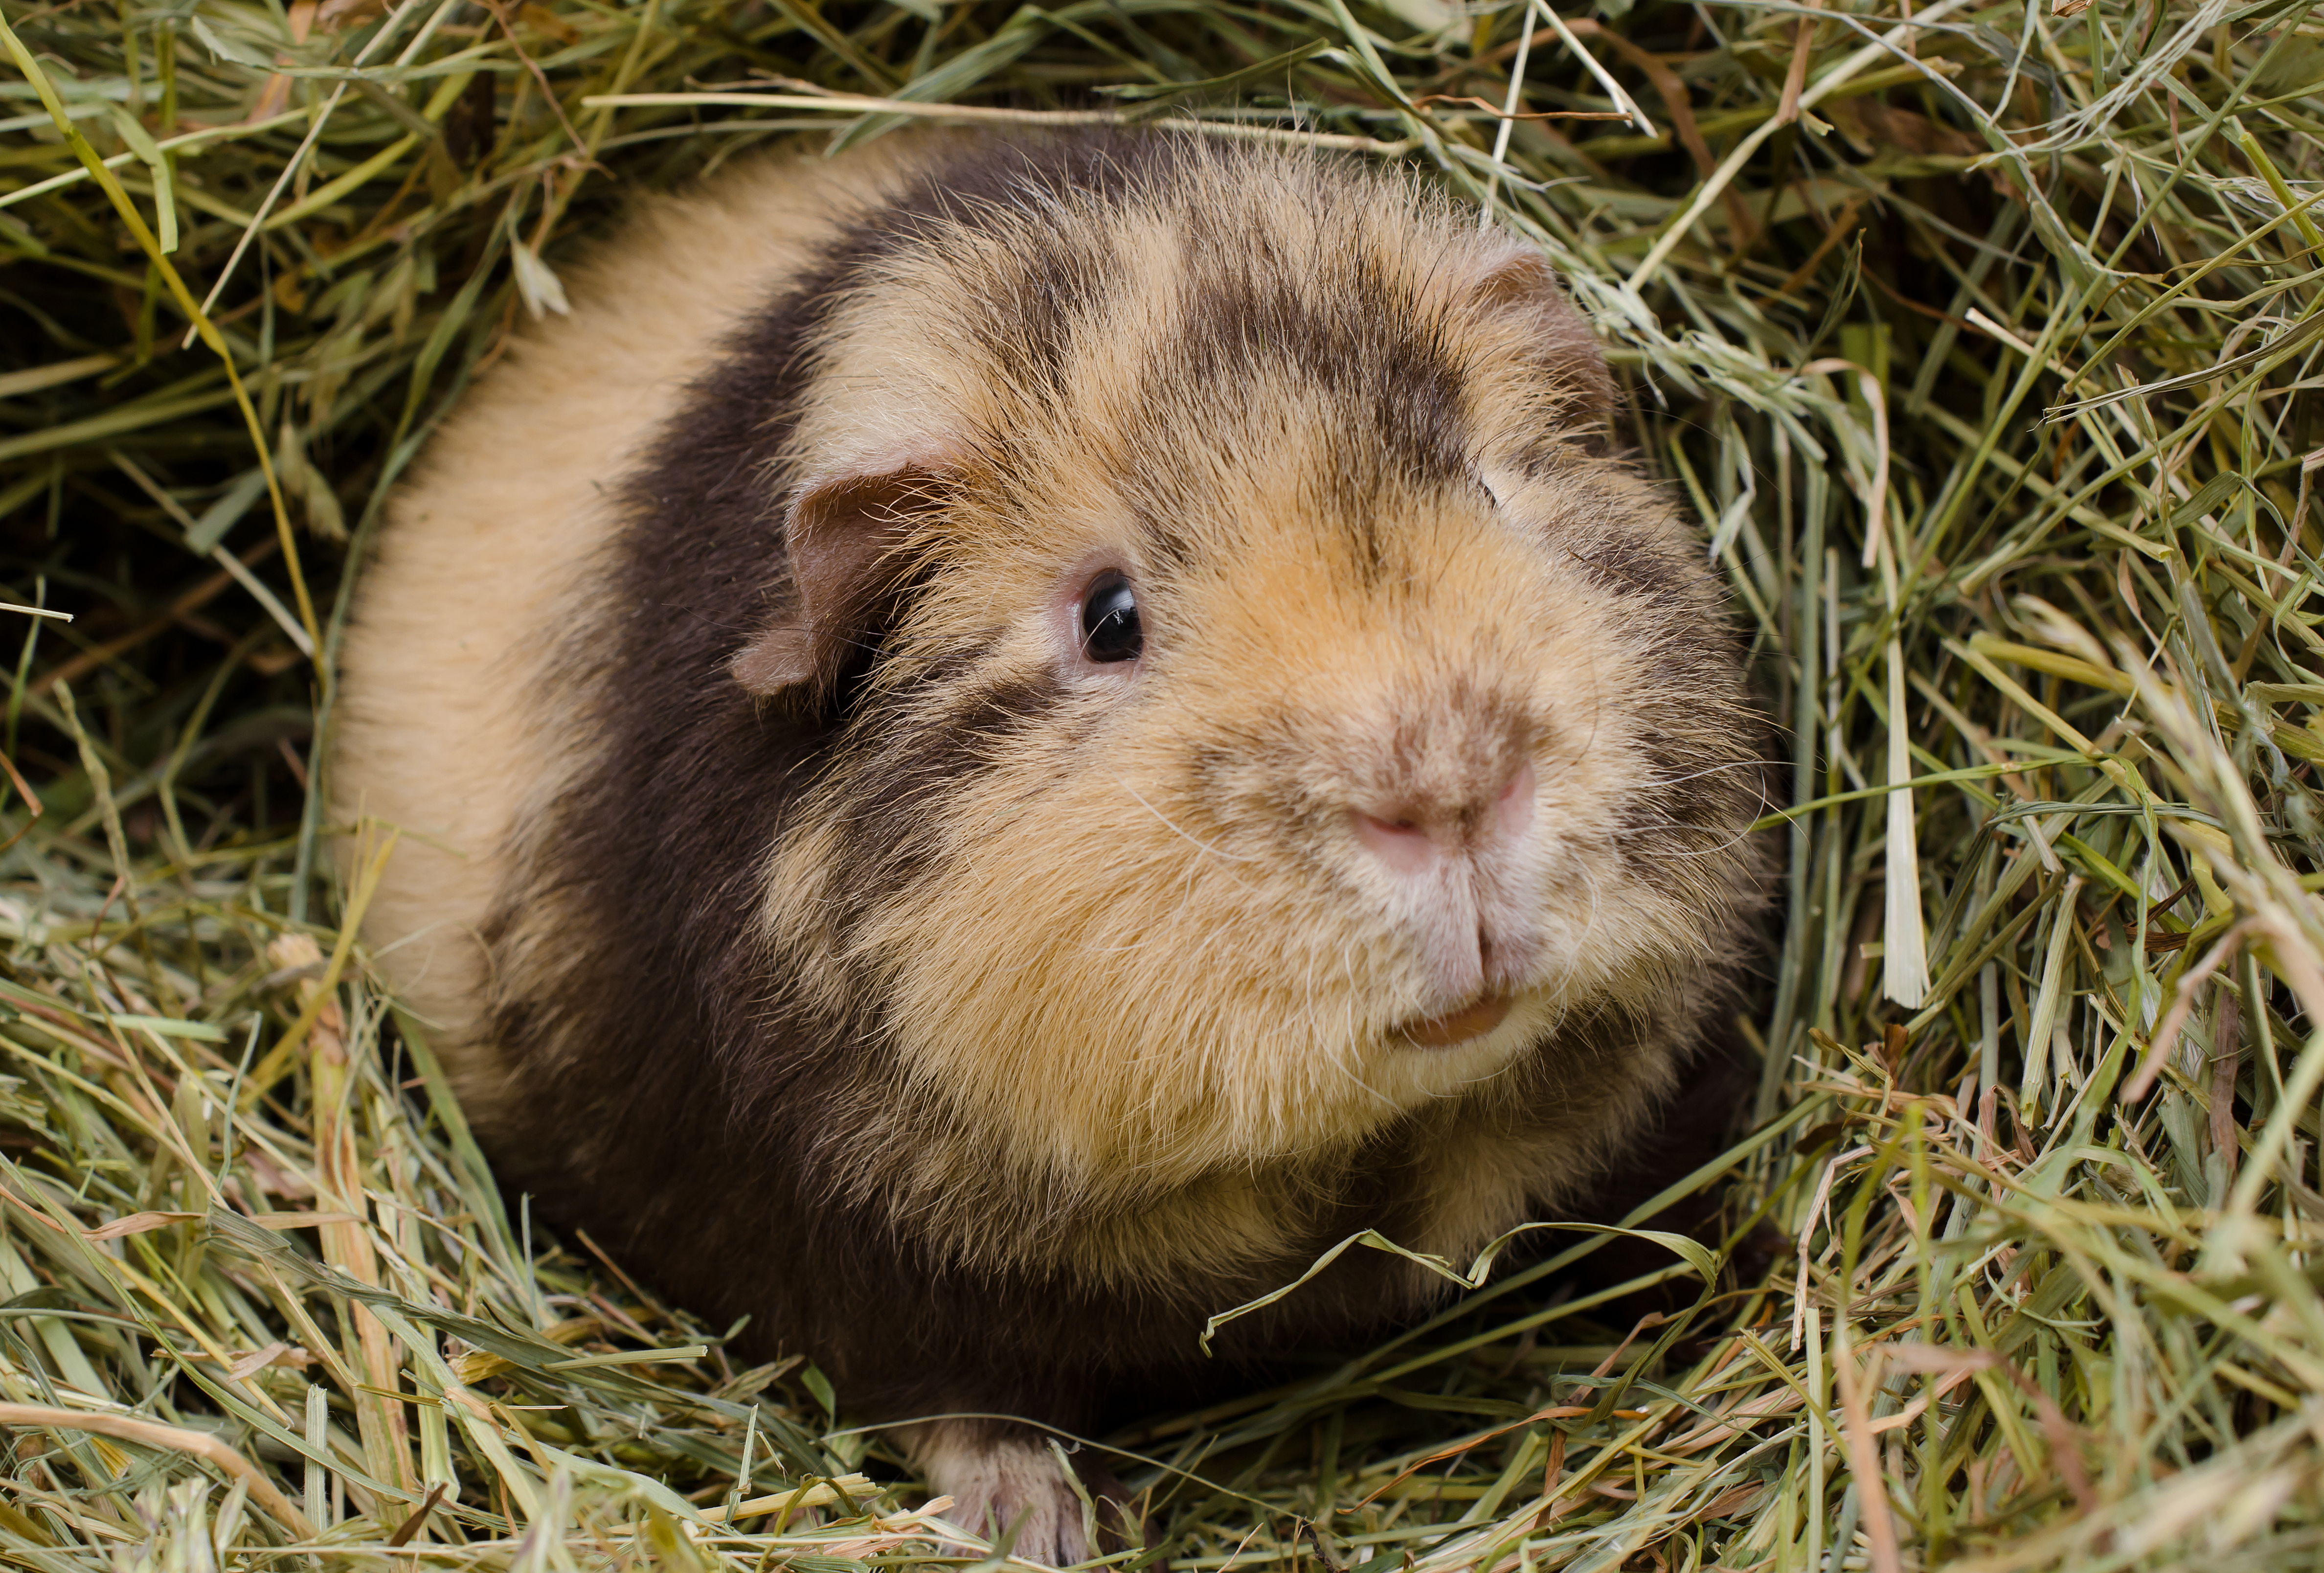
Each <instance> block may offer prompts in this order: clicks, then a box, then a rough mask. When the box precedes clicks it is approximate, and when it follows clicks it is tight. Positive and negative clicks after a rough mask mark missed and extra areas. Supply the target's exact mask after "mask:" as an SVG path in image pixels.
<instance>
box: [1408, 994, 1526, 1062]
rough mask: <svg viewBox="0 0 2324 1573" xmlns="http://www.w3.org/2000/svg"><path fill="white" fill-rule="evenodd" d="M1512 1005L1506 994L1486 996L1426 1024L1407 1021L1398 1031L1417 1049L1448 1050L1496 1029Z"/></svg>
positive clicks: (1436, 1017)
mask: <svg viewBox="0 0 2324 1573" xmlns="http://www.w3.org/2000/svg"><path fill="white" fill-rule="evenodd" d="M1511 1003H1512V1002H1511V1000H1510V998H1509V996H1508V995H1505V994H1489V995H1486V996H1485V997H1484V998H1482V999H1480V1000H1478V1001H1476V1002H1474V1003H1473V1004H1465V1005H1462V1007H1461V1008H1460V1009H1459V1010H1457V1011H1447V1012H1446V1013H1444V1014H1443V1015H1441V1016H1431V1017H1429V1018H1428V1019H1427V1020H1425V1021H1421V1022H1406V1023H1405V1024H1404V1025H1403V1027H1401V1028H1400V1029H1398V1030H1399V1031H1400V1032H1402V1033H1403V1035H1404V1038H1405V1041H1406V1042H1409V1043H1410V1044H1412V1046H1413V1047H1414V1048H1416V1049H1450V1048H1451V1047H1452V1045H1454V1044H1455V1043H1466V1042H1467V1041H1469V1040H1470V1039H1471V1038H1481V1037H1483V1036H1484V1035H1485V1034H1486V1033H1488V1032H1491V1031H1492V1030H1493V1029H1494V1028H1495V1027H1498V1026H1499V1025H1500V1024H1501V1022H1502V1021H1503V1020H1504V1019H1506V1018H1507V1017H1508V1013H1509V1005H1510V1004H1511Z"/></svg>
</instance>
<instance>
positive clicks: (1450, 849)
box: [1355, 761, 1534, 874]
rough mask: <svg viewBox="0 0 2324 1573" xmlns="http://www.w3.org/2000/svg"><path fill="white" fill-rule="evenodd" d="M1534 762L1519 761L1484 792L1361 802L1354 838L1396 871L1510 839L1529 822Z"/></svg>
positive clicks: (1420, 870) (1423, 867)
mask: <svg viewBox="0 0 2324 1573" xmlns="http://www.w3.org/2000/svg"><path fill="white" fill-rule="evenodd" d="M1533 792H1534V778H1533V764H1532V762H1531V761H1526V762H1525V763H1521V764H1519V765H1518V766H1517V770H1516V771H1515V772H1514V773H1511V774H1510V775H1509V777H1508V780H1506V781H1505V782H1502V783H1501V786H1500V789H1499V791H1495V792H1491V793H1490V794H1489V795H1488V794H1487V793H1484V792H1479V793H1474V794H1468V793H1457V794H1440V795H1437V796H1434V797H1425V798H1424V797H1408V798H1401V799H1397V800H1388V801H1378V802H1372V803H1368V804H1365V805H1363V806H1362V807H1360V808H1359V809H1358V810H1356V814H1355V821H1356V839H1358V840H1359V841H1360V842H1362V843H1363V844H1364V845H1365V846H1366V847H1369V848H1370V849H1371V852H1372V854H1373V856H1376V857H1378V858H1379V860H1380V861H1381V862H1382V863H1385V864H1387V865H1388V867H1390V868H1392V869H1394V870H1396V872H1397V873H1398V874H1426V873H1428V872H1429V871H1430V870H1431V869H1434V867H1436V866H1437V865H1438V864H1439V863H1440V862H1442V861H1443V859H1445V858H1448V857H1458V856H1462V854H1464V853H1482V852H1488V851H1489V850H1490V849H1491V848H1492V847H1494V846H1495V845H1497V844H1500V843H1504V842H1509V841H1515V840H1516V839H1517V838H1518V837H1521V836H1523V835H1524V834H1525V832H1526V827H1527V826H1529V825H1530V824H1532V822H1533Z"/></svg>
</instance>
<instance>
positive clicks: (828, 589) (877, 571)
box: [727, 460, 951, 696]
mask: <svg viewBox="0 0 2324 1573" xmlns="http://www.w3.org/2000/svg"><path fill="white" fill-rule="evenodd" d="M950 474H951V468H950V467H949V466H946V465H944V464H941V463H932V462H928V461H926V460H920V461H916V462H908V463H900V464H898V465H896V466H894V467H878V468H873V469H870V470H849V471H847V472H845V473H843V474H840V475H835V476H826V477H820V478H817V479H815V480H810V481H808V482H807V484H806V485H805V486H802V487H801V488H800V490H799V492H798V497H797V499H796V500H795V501H794V502H793V503H792V504H791V509H790V516H789V517H788V519H787V520H786V521H785V522H784V529H783V534H784V542H785V548H786V551H787V553H788V558H789V567H790V578H791V609H790V611H789V612H788V613H787V614H786V615H783V616H782V617H780V618H779V619H778V620H777V621H776V623H775V624H774V625H773V626H771V627H769V628H767V629H766V630H764V631H763V632H761V634H759V635H758V636H757V637H756V638H754V639H752V641H751V643H748V644H746V645H744V646H743V647H742V651H741V652H740V653H738V654H737V655H736V656H735V657H734V659H733V662H731V663H729V666H728V669H727V670H728V671H732V672H733V675H734V679H735V680H736V681H737V682H740V683H741V684H742V686H743V687H744V688H745V689H749V690H750V691H751V692H752V693H754V694H759V695H762V696H772V695H776V694H781V693H787V692H791V691H795V690H797V689H799V688H800V687H801V686H802V685H806V686H808V687H811V688H812V689H816V690H818V691H820V690H825V689H829V688H830V687H831V685H832V684H834V683H835V682H836V681H837V680H838V679H839V675H840V673H841V672H842V671H844V669H845V667H846V664H847V659H848V656H849V654H850V653H851V652H853V650H854V649H856V648H857V647H859V646H861V645H862V644H864V643H869V642H870V640H871V638H872V637H873V636H874V634H876V632H877V631H876V630H875V629H874V628H873V627H872V626H871V624H872V622H873V620H874V618H875V616H876V615H877V612H878V610H879V603H880V600H881V596H882V593H883V592H884V591H885V590H887V589H888V588H890V582H891V581H892V579H893V578H894V576H895V573H896V570H897V562H896V559H897V549H898V548H899V547H901V546H902V545H903V544H904V543H905V542H906V541H907V540H908V537H909V533H910V530H911V523H912V519H911V516H912V515H913V514H917V513H919V512H921V511H923V510H925V509H927V508H929V507H932V506H935V505H936V503H937V502H938V501H939V494H940V492H941V490H942V488H943V486H944V485H945V481H946V480H947V479H948V478H949V476H950Z"/></svg>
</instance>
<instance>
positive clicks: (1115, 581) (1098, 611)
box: [1082, 573, 1146, 664]
mask: <svg viewBox="0 0 2324 1573" xmlns="http://www.w3.org/2000/svg"><path fill="white" fill-rule="evenodd" d="M1145 648H1146V630H1145V629H1144V627H1142V626H1141V625H1139V621H1138V592H1137V591H1135V590H1133V589H1132V588H1130V580H1129V579H1127V578H1124V577H1123V576H1121V575H1120V574H1118V573H1104V574H1100V575H1099V576H1098V577H1097V578H1095V579H1094V580H1093V581H1092V582H1091V585H1090V588H1089V589H1088V590H1087V591H1086V592H1085V593H1084V595H1083V597H1082V653H1083V654H1084V655H1086V656H1088V657H1089V658H1090V659H1091V660H1092V661H1095V662H1105V663H1109V664H1110V663H1111V662H1119V661H1136V660H1137V659H1138V657H1139V653H1140V652H1142V651H1144V650H1145Z"/></svg>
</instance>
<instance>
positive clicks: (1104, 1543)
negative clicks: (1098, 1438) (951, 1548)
mask: <svg viewBox="0 0 2324 1573" xmlns="http://www.w3.org/2000/svg"><path fill="white" fill-rule="evenodd" d="M902 1440H903V1442H904V1445H905V1447H906V1448H907V1449H908V1451H909V1452H910V1454H911V1456H912V1458H913V1460H914V1461H915V1462H916V1463H918V1465H919V1467H920V1469H921V1472H922V1473H923V1474H924V1475H925V1476H927V1483H928V1494H930V1495H931V1496H949V1497H951V1498H952V1499H953V1501H952V1505H951V1506H950V1507H948V1508H946V1509H945V1512H944V1513H943V1515H942V1516H943V1517H944V1519H945V1521H946V1522H949V1523H952V1524H954V1525H957V1526H958V1527H959V1528H961V1529H962V1530H964V1531H967V1532H968V1533H970V1534H973V1535H977V1536H980V1537H982V1539H983V1540H985V1541H988V1542H990V1543H991V1544H992V1545H994V1546H996V1547H997V1546H999V1545H1000V1544H1001V1542H1002V1541H1004V1540H1005V1541H1008V1542H1009V1549H1010V1552H1011V1553H1012V1554H1013V1555H1015V1556H1018V1557H1021V1558H1024V1559H1027V1560H1028V1561H1033V1562H1042V1563H1046V1564H1047V1565H1048V1566H1050V1567H1052V1568H1069V1567H1072V1566H1073V1565H1074V1563H1076V1562H1085V1561H1087V1560H1089V1559H1091V1558H1092V1557H1094V1556H1100V1555H1102V1554H1104V1553H1105V1552H1108V1551H1112V1550H1120V1549H1122V1548H1123V1547H1126V1546H1130V1545H1133V1544H1136V1543H1137V1542H1138V1541H1140V1540H1141V1539H1142V1538H1143V1537H1142V1536H1141V1535H1140V1534H1139V1532H1138V1531H1139V1521H1138V1515H1137V1513H1136V1511H1135V1509H1133V1508H1132V1507H1131V1506H1130V1501H1129V1494H1128V1493H1127V1492H1126V1491H1125V1490H1124V1489H1123V1487H1122V1485H1121V1483H1120V1481H1118V1480H1116V1479H1115V1478H1114V1477H1113V1476H1112V1475H1111V1474H1110V1473H1108V1472H1107V1471H1106V1470H1104V1469H1103V1468H1101V1467H1097V1466H1095V1465H1094V1464H1093V1463H1086V1462H1084V1463H1078V1464H1076V1463H1068V1462H1066V1461H1065V1460H1063V1459H1061V1458H1060V1457H1059V1456H1058V1453H1057V1452H1056V1449H1055V1448H1052V1447H1051V1445H1050V1442H1049V1439H1048V1438H1047V1436H1045V1435H1043V1434H1042V1433H1041V1432H1039V1431H1037V1430H1032V1429H1031V1428H1029V1427H1025V1426H1016V1425H1010V1424H1007V1423H1005V1422H997V1421H989V1420H933V1421H930V1422H928V1423H927V1424H925V1425H918V1426H914V1427H912V1428H911V1429H910V1430H908V1431H907V1432H905V1433H904V1436H903V1438H902ZM1093 1531H1094V1539H1093Z"/></svg>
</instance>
